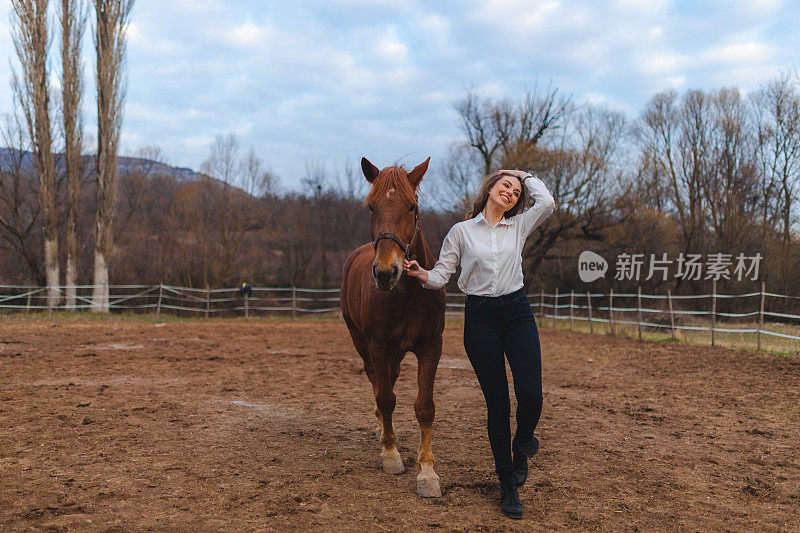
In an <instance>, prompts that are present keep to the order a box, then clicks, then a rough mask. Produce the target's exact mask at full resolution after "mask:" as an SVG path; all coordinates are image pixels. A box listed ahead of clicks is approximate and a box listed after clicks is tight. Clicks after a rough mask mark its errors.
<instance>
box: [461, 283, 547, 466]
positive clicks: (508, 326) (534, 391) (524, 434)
mask: <svg viewBox="0 0 800 533" xmlns="http://www.w3.org/2000/svg"><path fill="white" fill-rule="evenodd" d="M464 349H465V350H466V352H467V357H469V362H470V363H471V364H472V368H473V369H474V370H475V375H476V376H477V377H478V383H480V386H481V390H482V391H483V397H484V398H485V399H486V415H487V416H486V419H487V420H486V425H487V429H488V431H489V444H490V445H491V447H492V455H493V456H494V463H495V469H496V470H497V472H501V471H504V470H505V471H508V470H513V469H514V467H513V466H512V463H511V421H510V418H511V405H510V402H509V396H508V380H507V379H506V364H505V357H507V358H508V364H509V366H510V367H511V375H512V376H513V378H514V395H515V396H516V398H517V414H516V418H517V431H516V434H515V436H514V441H515V442H518V443H526V442H528V441H530V440H531V439H532V438H533V431H534V429H536V425H537V424H538V423H539V417H540V416H541V414H542V355H541V350H540V347H539V331H538V329H537V328H536V322H535V321H534V318H533V311H532V310H531V305H530V303H529V302H528V297H527V295H526V294H525V291H524V290H523V289H520V290H518V291H515V292H512V293H510V294H504V295H502V296H497V297H492V296H475V295H468V296H467V298H466V302H465V305H464ZM504 354H505V357H504V356H503V355H504Z"/></svg>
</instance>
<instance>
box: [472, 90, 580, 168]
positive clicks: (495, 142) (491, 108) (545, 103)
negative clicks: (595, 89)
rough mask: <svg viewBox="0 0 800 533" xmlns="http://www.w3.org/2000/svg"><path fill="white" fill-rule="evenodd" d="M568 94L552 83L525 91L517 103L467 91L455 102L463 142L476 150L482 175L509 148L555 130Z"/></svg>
mask: <svg viewBox="0 0 800 533" xmlns="http://www.w3.org/2000/svg"><path fill="white" fill-rule="evenodd" d="M571 103H572V98H571V97H569V96H561V95H559V94H558V89H557V88H554V87H552V86H549V87H547V88H546V89H545V90H543V91H540V90H539V87H538V85H536V86H534V88H533V89H531V90H529V91H527V93H526V94H525V96H524V98H523V99H522V100H521V101H520V102H519V103H514V102H511V101H510V100H500V101H495V100H492V99H490V98H484V97H480V96H478V95H476V94H474V93H468V94H467V96H466V97H465V98H464V100H462V101H460V102H458V103H457V104H456V111H458V114H459V117H460V119H461V130H462V133H463V134H464V135H465V137H466V140H465V143H466V145H467V146H470V147H472V148H473V149H474V150H475V151H477V153H478V154H480V158H481V162H482V163H483V168H482V172H483V175H484V176H485V175H487V174H489V173H491V172H492V171H493V170H495V169H496V168H497V164H498V163H499V161H500V159H502V158H504V157H506V158H509V157H513V154H511V153H510V152H511V151H512V150H523V151H527V150H530V148H531V147H533V146H536V145H537V144H538V143H539V142H540V141H541V140H542V139H544V138H546V137H547V136H548V135H549V134H550V133H552V132H555V131H559V130H560V129H562V128H563V126H564V125H565V121H566V119H567V117H568V115H569V113H570V111H571V109H572V105H571Z"/></svg>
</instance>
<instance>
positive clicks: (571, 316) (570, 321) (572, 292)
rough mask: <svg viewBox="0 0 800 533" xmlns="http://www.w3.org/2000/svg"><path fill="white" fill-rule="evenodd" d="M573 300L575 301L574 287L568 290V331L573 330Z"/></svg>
mask: <svg viewBox="0 0 800 533" xmlns="http://www.w3.org/2000/svg"><path fill="white" fill-rule="evenodd" d="M574 301H575V289H573V290H571V291H569V330H570V331H574V327H573V318H574V315H573V311H572V309H573V305H574V303H573V302H574Z"/></svg>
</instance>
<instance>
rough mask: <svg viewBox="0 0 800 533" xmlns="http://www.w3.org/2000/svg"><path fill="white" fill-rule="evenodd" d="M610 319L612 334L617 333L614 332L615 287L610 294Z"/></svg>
mask: <svg viewBox="0 0 800 533" xmlns="http://www.w3.org/2000/svg"><path fill="white" fill-rule="evenodd" d="M608 319H609V324H611V334H612V335H616V333H615V332H614V289H613V288H612V289H611V292H610V293H609V294H608Z"/></svg>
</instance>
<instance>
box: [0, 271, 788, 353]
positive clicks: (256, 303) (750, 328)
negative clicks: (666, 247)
mask: <svg viewBox="0 0 800 533" xmlns="http://www.w3.org/2000/svg"><path fill="white" fill-rule="evenodd" d="M92 289H93V286H92V285H82V286H79V287H77V288H76V302H75V304H74V305H73V306H70V307H69V308H67V307H65V305H64V304H63V298H62V305H60V306H59V307H50V306H48V298H47V288H46V287H38V286H32V285H0V311H8V312H11V311H17V312H26V311H34V310H49V311H51V312H52V311H54V310H74V311H81V310H90V309H91V308H92ZM56 290H57V291H58V293H60V294H61V295H62V297H63V296H65V295H66V287H63V286H62V287H57V288H56ZM109 292H110V297H109V306H108V307H109V310H110V311H129V312H155V313H156V315H160V314H161V313H162V312H170V313H174V314H179V315H183V316H186V315H194V316H204V317H211V316H241V315H244V316H245V317H249V316H250V315H251V314H261V315H263V314H271V313H279V314H287V313H291V314H292V316H293V317H296V316H297V315H298V314H316V313H338V312H339V289H313V288H304V287H252V295H251V296H241V295H240V294H239V288H238V287H232V288H216V289H211V288H207V289H199V288H194V287H180V286H175V285H167V284H159V285H113V286H110V287H109ZM464 297H465V295H464V294H461V293H448V294H447V308H446V313H447V314H449V315H456V314H460V313H461V309H462V308H463V307H464ZM528 297H529V299H530V301H531V305H532V308H533V309H534V312H535V313H536V314H537V315H538V317H539V323H540V325H546V323H547V322H549V321H552V322H551V323H552V325H553V327H557V326H558V325H559V323H562V324H563V322H560V321H569V328H570V329H574V328H575V324H576V323H579V324H580V323H582V324H584V325H588V327H589V331H590V332H591V333H594V329H595V326H599V325H603V326H605V327H606V330H607V331H610V332H611V333H615V332H616V330H617V328H622V327H625V326H632V327H635V328H636V334H637V335H638V337H639V338H640V339H641V338H642V336H643V332H644V331H645V330H649V331H662V332H665V333H667V334H670V335H671V336H672V338H675V336H676V333H677V332H686V331H689V332H705V333H708V334H710V336H711V344H712V345H714V344H715V343H716V338H717V335H718V334H719V333H739V334H755V335H756V340H757V349H759V350H760V349H761V348H762V336H769V337H776V338H782V339H790V340H793V341H798V340H800V331H795V326H800V315H798V314H792V313H789V312H785V311H786V310H787V309H786V307H787V305H789V306H792V305H793V304H794V303H795V301H796V300H798V299H800V296H790V295H784V294H776V293H772V292H767V291H766V289H765V286H764V284H763V283H762V287H761V291H758V292H749V293H744V294H719V293H717V290H716V283H714V284H713V287H712V291H711V292H710V293H708V294H689V295H673V294H672V293H671V292H670V291H667V294H644V293H642V292H641V289H639V290H637V292H635V293H616V292H614V291H613V290H612V291H610V292H609V293H597V292H590V291H587V292H576V291H574V290H571V291H569V292H563V291H559V289H558V288H555V290H554V292H552V293H550V292H538V293H532V294H529V295H528ZM732 301H735V302H736V305H738V306H740V307H742V306H747V307H749V308H750V310H744V311H742V310H739V312H733V311H722V310H720V303H721V302H732ZM751 302H752V303H751ZM797 303H798V304H800V302H797ZM779 310H780V311H779ZM766 319H769V321H768V322H766V321H765V320H766ZM743 322H744V323H743ZM797 329H800V328H797ZM779 330H780V331H779Z"/></svg>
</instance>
